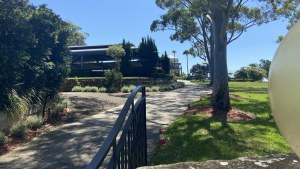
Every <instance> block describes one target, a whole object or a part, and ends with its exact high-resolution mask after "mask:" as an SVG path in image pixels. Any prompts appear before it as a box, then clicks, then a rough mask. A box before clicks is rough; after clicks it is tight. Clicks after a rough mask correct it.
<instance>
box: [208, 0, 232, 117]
mask: <svg viewBox="0 0 300 169" xmlns="http://www.w3.org/2000/svg"><path fill="white" fill-rule="evenodd" d="M227 18H228V17H227V13H226V8H224V7H223V6H221V5H218V3H216V4H215V5H214V6H213V10H212V20H213V34H214V49H215V50H214V82H213V93H212V102H211V103H212V108H213V109H214V111H217V112H224V113H227V112H228V111H229V110H230V109H231V105H230V99H229V89H228V70H227V35H226V28H227V22H228V20H227Z"/></svg>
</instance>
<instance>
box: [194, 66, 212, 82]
mask: <svg viewBox="0 0 300 169" xmlns="http://www.w3.org/2000/svg"><path fill="white" fill-rule="evenodd" d="M190 73H191V74H192V76H194V79H195V80H204V79H206V78H207V77H208V66H207V64H195V65H193V66H192V68H191V70H190Z"/></svg>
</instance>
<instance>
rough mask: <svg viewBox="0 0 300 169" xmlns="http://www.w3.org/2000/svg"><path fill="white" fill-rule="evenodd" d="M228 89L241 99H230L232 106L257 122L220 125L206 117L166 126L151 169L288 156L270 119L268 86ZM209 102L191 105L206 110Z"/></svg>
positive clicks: (232, 86) (183, 119)
mask: <svg viewBox="0 0 300 169" xmlns="http://www.w3.org/2000/svg"><path fill="white" fill-rule="evenodd" d="M229 86H230V93H231V94H235V95H239V96H241V97H242V98H241V99H231V103H232V106H233V107H234V108H237V109H240V110H242V111H245V112H251V113H253V114H255V115H256V119H254V120H251V121H236V122H228V123H227V124H223V125H222V123H221V122H219V121H218V120H217V119H213V118H212V117H210V116H208V115H193V116H182V117H180V118H178V119H177V120H176V121H175V122H173V123H172V124H171V125H170V126H169V128H168V130H167V132H166V133H165V135H166V136H168V137H170V142H168V143H167V144H166V145H163V146H159V147H158V148H157V149H156V151H155V153H154V155H153V156H152V158H151V159H150V165H156V164H168V163H175V162H183V161H204V160H213V159H233V158H237V157H242V156H258V155H268V154H272V153H289V152H290V148H289V146H288V145H287V143H286V142H285V140H284V139H283V137H282V136H281V135H280V134H279V131H278V129H277V127H276V125H275V122H274V120H273V118H272V116H271V112H270V108H269V106H268V94H267V84H265V83H255V82H230V84H229ZM208 100H209V98H206V99H205V100H204V101H202V102H195V103H194V104H193V105H194V106H196V105H198V106H199V105H203V106H207V105H208V104H209V101H208Z"/></svg>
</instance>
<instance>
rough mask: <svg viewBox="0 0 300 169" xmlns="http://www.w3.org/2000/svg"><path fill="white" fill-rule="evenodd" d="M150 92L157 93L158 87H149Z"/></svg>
mask: <svg viewBox="0 0 300 169" xmlns="http://www.w3.org/2000/svg"><path fill="white" fill-rule="evenodd" d="M151 91H152V92H158V91H159V87H158V86H152V87H151Z"/></svg>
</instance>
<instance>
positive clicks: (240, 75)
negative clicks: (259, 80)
mask: <svg viewBox="0 0 300 169" xmlns="http://www.w3.org/2000/svg"><path fill="white" fill-rule="evenodd" d="M234 78H236V79H242V80H243V81H246V80H247V79H248V78H249V76H248V71H247V69H246V68H244V67H242V68H241V69H240V70H237V71H236V72H235V73H234Z"/></svg>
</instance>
